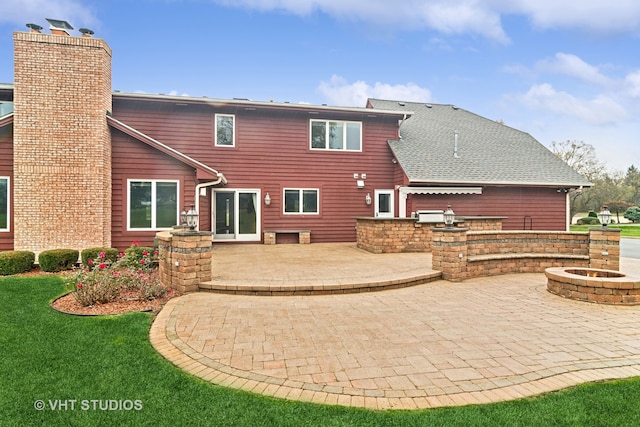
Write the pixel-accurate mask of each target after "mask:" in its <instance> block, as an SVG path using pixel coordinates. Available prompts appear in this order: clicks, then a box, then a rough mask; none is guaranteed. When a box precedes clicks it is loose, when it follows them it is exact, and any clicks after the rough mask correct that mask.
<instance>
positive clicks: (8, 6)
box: [0, 0, 98, 28]
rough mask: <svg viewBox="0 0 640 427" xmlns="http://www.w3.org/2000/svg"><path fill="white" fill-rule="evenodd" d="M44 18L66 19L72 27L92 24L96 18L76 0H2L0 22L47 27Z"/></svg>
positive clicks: (96, 21)
mask: <svg viewBox="0 0 640 427" xmlns="http://www.w3.org/2000/svg"><path fill="white" fill-rule="evenodd" d="M44 18H53V19H61V20H64V21H68V22H69V23H70V24H71V25H72V26H73V27H74V28H80V27H83V26H93V25H96V24H97V23H98V19H97V18H96V17H95V14H94V13H93V12H92V11H91V9H90V8H89V7H87V6H85V5H84V4H83V2H82V1H78V0H2V1H1V2H0V22H8V23H14V24H21V25H25V24H28V23H34V24H39V25H42V26H43V27H45V28H48V25H47V22H46V21H45V19H44Z"/></svg>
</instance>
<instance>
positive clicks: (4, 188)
mask: <svg viewBox="0 0 640 427" xmlns="http://www.w3.org/2000/svg"><path fill="white" fill-rule="evenodd" d="M9 200H10V197H9V177H8V176H0V231H9Z"/></svg>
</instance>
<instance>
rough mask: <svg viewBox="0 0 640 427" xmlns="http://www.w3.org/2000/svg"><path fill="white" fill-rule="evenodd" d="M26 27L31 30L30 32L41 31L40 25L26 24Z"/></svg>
mask: <svg viewBox="0 0 640 427" xmlns="http://www.w3.org/2000/svg"><path fill="white" fill-rule="evenodd" d="M27 28H28V29H29V30H31V31H30V32H32V33H39V32H40V31H42V27H41V26H40V25H38V24H27Z"/></svg>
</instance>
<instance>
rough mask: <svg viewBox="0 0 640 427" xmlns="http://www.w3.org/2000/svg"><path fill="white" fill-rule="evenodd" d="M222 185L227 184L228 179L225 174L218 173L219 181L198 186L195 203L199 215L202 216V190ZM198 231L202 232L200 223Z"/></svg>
mask: <svg viewBox="0 0 640 427" xmlns="http://www.w3.org/2000/svg"><path fill="white" fill-rule="evenodd" d="M220 183H223V184H226V183H227V178H225V177H224V175H223V174H221V173H220V172H218V179H216V180H215V181H209V182H203V183H201V184H198V185H196V195H195V199H194V200H195V202H196V203H195V205H196V212H198V215H199V214H200V190H202V189H203V188H207V187H213V186H214V185H218V184H220ZM196 230H197V231H199V230H200V221H198V226H197V227H196Z"/></svg>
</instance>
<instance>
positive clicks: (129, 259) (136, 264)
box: [118, 241, 158, 270]
mask: <svg viewBox="0 0 640 427" xmlns="http://www.w3.org/2000/svg"><path fill="white" fill-rule="evenodd" d="M157 258H158V251H157V250H154V249H153V248H150V247H147V246H140V242H138V241H133V243H132V244H131V246H129V247H128V248H127V249H125V250H124V256H123V257H122V258H120V261H119V262H118V265H119V266H121V267H127V268H133V269H137V268H142V269H143V270H148V269H150V268H153V267H155V266H156V263H157Z"/></svg>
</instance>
